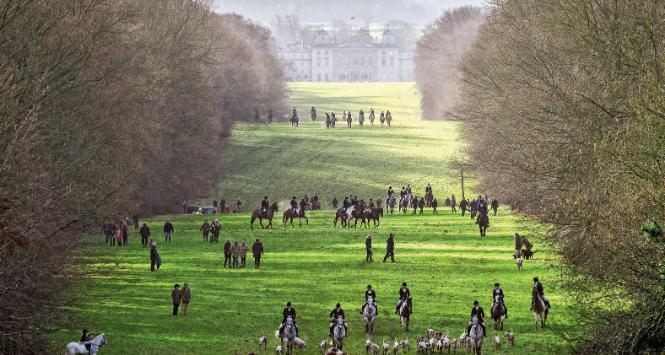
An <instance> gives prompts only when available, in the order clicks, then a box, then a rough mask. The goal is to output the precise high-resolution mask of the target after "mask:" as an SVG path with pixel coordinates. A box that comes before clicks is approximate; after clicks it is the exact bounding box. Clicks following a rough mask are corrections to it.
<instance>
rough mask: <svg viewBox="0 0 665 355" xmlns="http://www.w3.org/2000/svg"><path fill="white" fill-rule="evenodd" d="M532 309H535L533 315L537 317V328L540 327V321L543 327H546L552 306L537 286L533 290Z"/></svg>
mask: <svg viewBox="0 0 665 355" xmlns="http://www.w3.org/2000/svg"><path fill="white" fill-rule="evenodd" d="M531 309H532V310H533V317H534V318H535V319H536V328H538V323H540V327H541V328H545V327H546V323H547V313H549V311H550V307H549V305H548V304H547V302H546V301H545V300H544V299H543V297H542V296H540V294H539V293H538V289H537V288H535V287H534V288H533V290H532V291H531Z"/></svg>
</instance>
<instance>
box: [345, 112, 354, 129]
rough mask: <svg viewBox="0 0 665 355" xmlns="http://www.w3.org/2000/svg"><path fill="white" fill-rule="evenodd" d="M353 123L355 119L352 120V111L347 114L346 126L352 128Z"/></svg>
mask: <svg viewBox="0 0 665 355" xmlns="http://www.w3.org/2000/svg"><path fill="white" fill-rule="evenodd" d="M351 122H353V119H352V118H351V111H349V113H347V114H346V124H347V125H348V126H349V128H351Z"/></svg>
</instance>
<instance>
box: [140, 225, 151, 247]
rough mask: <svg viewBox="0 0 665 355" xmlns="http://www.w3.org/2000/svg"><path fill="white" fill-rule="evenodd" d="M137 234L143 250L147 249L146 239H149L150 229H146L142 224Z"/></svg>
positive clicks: (146, 226)
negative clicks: (139, 236)
mask: <svg viewBox="0 0 665 355" xmlns="http://www.w3.org/2000/svg"><path fill="white" fill-rule="evenodd" d="M139 234H140V235H141V245H143V247H144V248H145V247H147V246H148V238H150V227H148V225H147V224H145V223H143V227H141V230H140V231H139Z"/></svg>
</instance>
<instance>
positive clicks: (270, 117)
mask: <svg viewBox="0 0 665 355" xmlns="http://www.w3.org/2000/svg"><path fill="white" fill-rule="evenodd" d="M271 123H272V109H270V110H268V124H271Z"/></svg>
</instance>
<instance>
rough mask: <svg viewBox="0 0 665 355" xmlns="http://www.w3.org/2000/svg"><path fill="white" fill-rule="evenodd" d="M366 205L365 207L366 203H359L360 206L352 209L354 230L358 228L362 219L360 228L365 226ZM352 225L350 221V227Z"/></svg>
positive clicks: (351, 216)
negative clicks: (364, 211)
mask: <svg viewBox="0 0 665 355" xmlns="http://www.w3.org/2000/svg"><path fill="white" fill-rule="evenodd" d="M364 205H365V203H364V202H360V203H358V206H353V207H352V208H351V215H350V217H349V219H351V218H353V219H354V221H353V228H356V226H357V225H358V219H360V226H361V227H362V226H363V224H365V214H364V213H363V210H364ZM350 224H351V223H350V221H349V225H350Z"/></svg>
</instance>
